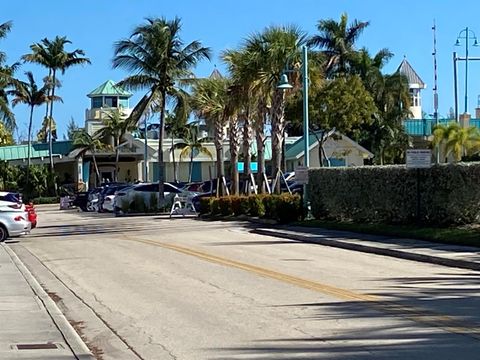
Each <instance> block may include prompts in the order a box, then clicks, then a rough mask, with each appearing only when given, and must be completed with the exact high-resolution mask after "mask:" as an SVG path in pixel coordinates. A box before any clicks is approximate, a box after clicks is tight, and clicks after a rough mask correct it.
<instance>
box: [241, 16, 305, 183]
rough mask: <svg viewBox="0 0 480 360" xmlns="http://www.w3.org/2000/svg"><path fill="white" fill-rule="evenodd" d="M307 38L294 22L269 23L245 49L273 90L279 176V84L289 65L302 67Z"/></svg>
mask: <svg viewBox="0 0 480 360" xmlns="http://www.w3.org/2000/svg"><path fill="white" fill-rule="evenodd" d="M305 42H306V35H305V33H304V32H303V31H302V30H300V29H299V28H298V27H295V26H280V27H269V28H267V29H265V30H264V31H263V32H262V33H259V34H254V35H252V36H251V37H250V38H249V39H247V41H246V49H247V51H248V52H249V53H250V54H251V55H252V61H253V63H254V64H255V65H256V68H257V79H258V82H259V84H260V85H259V86H260V88H262V89H263V90H264V91H267V92H268V93H269V94H270V96H269V98H270V99H271V108H270V113H269V118H270V121H271V125H272V127H271V138H272V170H273V171H272V174H273V175H274V176H277V174H278V173H279V171H280V170H281V165H282V164H281V161H282V149H283V146H282V145H283V137H284V128H285V121H284V110H285V97H286V92H285V91H284V90H281V89H278V88H277V85H278V82H279V80H280V76H281V75H282V73H283V72H284V70H285V68H286V67H287V66H288V67H289V68H292V67H293V68H294V69H295V68H296V69H297V70H299V67H300V47H301V46H302V45H304V44H305ZM292 76H294V77H295V76H297V77H299V73H298V72H293V73H292ZM265 105H266V104H265ZM261 111H262V112H263V111H264V110H261ZM279 191H280V183H279V182H278V187H277V192H279Z"/></svg>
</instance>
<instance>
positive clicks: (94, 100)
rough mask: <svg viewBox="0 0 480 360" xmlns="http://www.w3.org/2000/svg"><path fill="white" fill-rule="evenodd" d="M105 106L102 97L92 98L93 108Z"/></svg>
mask: <svg viewBox="0 0 480 360" xmlns="http://www.w3.org/2000/svg"><path fill="white" fill-rule="evenodd" d="M102 106H103V100H102V97H94V98H92V109H100V108H101V107H102Z"/></svg>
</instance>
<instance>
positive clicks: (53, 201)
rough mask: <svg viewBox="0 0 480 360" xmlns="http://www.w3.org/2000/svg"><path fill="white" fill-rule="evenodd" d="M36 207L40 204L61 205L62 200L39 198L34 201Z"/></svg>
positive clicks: (52, 197)
mask: <svg viewBox="0 0 480 360" xmlns="http://www.w3.org/2000/svg"><path fill="white" fill-rule="evenodd" d="M32 203H33V204H34V205H40V204H59V203H60V198H59V197H58V196H46V197H37V198H34V199H32Z"/></svg>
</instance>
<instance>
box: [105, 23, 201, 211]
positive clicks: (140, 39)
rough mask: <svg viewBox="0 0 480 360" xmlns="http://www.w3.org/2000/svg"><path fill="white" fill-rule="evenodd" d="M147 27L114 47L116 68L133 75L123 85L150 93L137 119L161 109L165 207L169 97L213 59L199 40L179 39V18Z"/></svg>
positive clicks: (160, 155) (161, 174) (161, 196)
mask: <svg viewBox="0 0 480 360" xmlns="http://www.w3.org/2000/svg"><path fill="white" fill-rule="evenodd" d="M146 20H147V21H146V24H143V25H140V26H138V27H136V28H135V29H134V30H133V32H132V35H131V36H130V38H128V39H124V40H120V41H118V42H117V43H116V44H115V58H114V59H113V67H114V68H125V69H126V70H128V71H130V72H132V73H133V74H134V75H131V76H129V77H127V78H125V79H124V80H122V81H121V82H120V85H121V86H125V87H126V88H128V89H131V90H145V89H147V90H148V93H147V94H146V95H145V96H144V97H143V98H142V99H141V100H140V102H139V103H138V104H137V106H136V107H135V108H136V109H135V110H134V111H133V113H132V114H133V116H134V117H136V120H137V121H138V119H139V118H140V116H141V115H142V114H143V113H144V112H145V111H147V110H148V109H149V108H151V107H152V106H154V105H155V102H156V103H157V104H158V105H159V110H160V136H159V139H158V165H159V166H158V168H159V176H158V180H159V207H163V203H164V192H163V187H164V186H163V184H164V181H165V174H164V169H165V163H164V158H163V138H164V133H165V111H166V104H167V97H168V96H170V95H171V94H172V93H173V92H174V89H175V88H176V87H178V85H179V84H178V82H179V80H181V79H186V78H190V77H193V74H192V69H193V68H194V67H195V66H196V65H197V63H198V62H200V61H201V60H203V59H210V49H209V48H206V47H203V46H202V44H201V43H200V42H199V41H192V42H191V43H189V44H187V45H185V44H184V42H183V40H182V39H181V37H180V31H181V29H182V25H181V20H180V18H178V17H176V18H174V19H173V20H167V19H166V18H148V19H146Z"/></svg>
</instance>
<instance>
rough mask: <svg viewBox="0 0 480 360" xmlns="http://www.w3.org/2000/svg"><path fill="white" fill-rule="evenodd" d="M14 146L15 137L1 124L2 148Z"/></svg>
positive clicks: (0, 141)
mask: <svg viewBox="0 0 480 360" xmlns="http://www.w3.org/2000/svg"><path fill="white" fill-rule="evenodd" d="M9 145H13V136H12V133H11V132H10V130H8V128H7V127H6V126H5V125H4V124H3V123H2V122H0V146H9Z"/></svg>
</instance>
